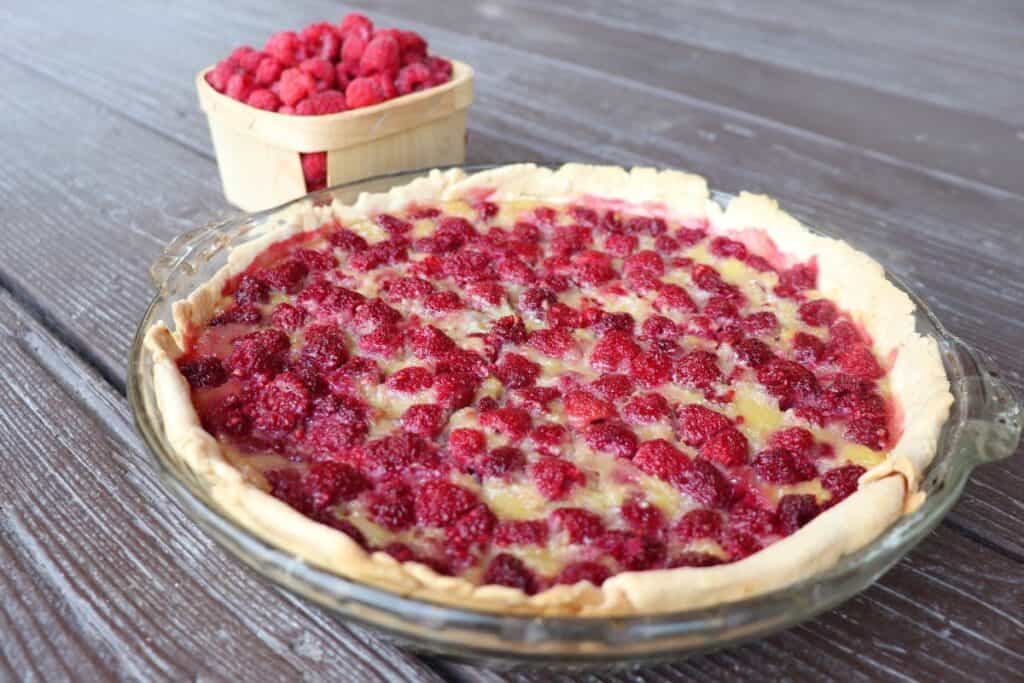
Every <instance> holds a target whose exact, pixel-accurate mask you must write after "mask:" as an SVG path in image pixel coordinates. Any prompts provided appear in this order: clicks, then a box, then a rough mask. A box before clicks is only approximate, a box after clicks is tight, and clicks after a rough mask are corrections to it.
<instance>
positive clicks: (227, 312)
mask: <svg viewBox="0 0 1024 683" xmlns="http://www.w3.org/2000/svg"><path fill="white" fill-rule="evenodd" d="M262 319H263V315H262V314H261V313H260V311H259V309H258V308H256V307H255V306H237V305H234V304H232V305H231V306H228V307H227V308H225V309H224V310H223V311H221V312H219V313H217V315H215V316H213V317H212V318H210V327H220V326H221V325H233V324H242V325H255V324H257V323H259V322H260V320H262Z"/></svg>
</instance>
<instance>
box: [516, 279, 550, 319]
mask: <svg viewBox="0 0 1024 683" xmlns="http://www.w3.org/2000/svg"><path fill="white" fill-rule="evenodd" d="M557 300H558V298H557V297H556V296H555V293H554V292H552V291H551V290H550V289H548V288H547V287H540V286H536V287H530V288H528V289H526V290H525V291H523V293H522V294H520V295H519V301H518V306H519V309H520V310H522V311H523V312H524V313H532V314H533V315H534V317H535V318H537V319H538V320H539V319H542V318H543V317H544V316H542V315H541V313H543V312H544V309H545V308H547V307H548V306H549V305H551V304H553V303H555V301H557Z"/></svg>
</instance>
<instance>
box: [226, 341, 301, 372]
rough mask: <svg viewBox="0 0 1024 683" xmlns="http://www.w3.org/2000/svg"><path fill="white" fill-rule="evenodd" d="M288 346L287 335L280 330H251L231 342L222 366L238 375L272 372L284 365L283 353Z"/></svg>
mask: <svg viewBox="0 0 1024 683" xmlns="http://www.w3.org/2000/svg"><path fill="white" fill-rule="evenodd" d="M290 346H291V342H290V340H289V339H288V335H287V334H285V333H284V332H282V331H281V330H275V329H269V330H259V331H258V332H251V333H249V334H246V335H244V336H241V337H238V338H237V339H235V340H234V341H232V342H231V354H230V355H229V356H228V357H227V360H226V361H225V362H224V366H225V367H226V368H227V369H228V370H230V371H231V374H233V375H237V376H240V377H248V376H250V375H253V374H256V373H271V374H273V373H276V372H277V371H278V370H279V369H280V368H281V366H283V365H284V355H285V353H286V352H287V351H288V349H289V348H290Z"/></svg>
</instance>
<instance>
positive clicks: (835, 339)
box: [829, 320, 864, 349]
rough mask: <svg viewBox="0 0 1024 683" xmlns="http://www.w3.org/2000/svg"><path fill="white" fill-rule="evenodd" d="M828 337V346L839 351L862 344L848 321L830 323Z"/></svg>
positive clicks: (861, 340)
mask: <svg viewBox="0 0 1024 683" xmlns="http://www.w3.org/2000/svg"><path fill="white" fill-rule="evenodd" d="M829 336H830V337H831V344H830V345H834V346H835V347H836V348H840V349H842V348H845V347H847V346H853V345H855V344H862V343H863V342H864V340H863V339H861V336H860V332H858V331H857V328H856V327H854V325H853V323H851V322H850V321H849V320H836V321H835V322H834V323H832V325H831V327H829Z"/></svg>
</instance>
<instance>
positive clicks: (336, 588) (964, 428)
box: [128, 167, 1021, 669]
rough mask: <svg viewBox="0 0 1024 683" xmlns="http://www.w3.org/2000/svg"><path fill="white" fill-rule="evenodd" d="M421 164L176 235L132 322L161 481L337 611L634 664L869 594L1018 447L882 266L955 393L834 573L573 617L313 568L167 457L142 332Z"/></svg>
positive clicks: (1004, 390) (981, 380)
mask: <svg viewBox="0 0 1024 683" xmlns="http://www.w3.org/2000/svg"><path fill="white" fill-rule="evenodd" d="M485 168H488V167H468V168H467V170H470V171H472V170H484V169H485ZM424 172H425V171H411V172H406V173H398V174H392V175H387V176H381V177H378V178H373V179H369V180H364V181H360V182H356V183H350V184H346V185H341V186H337V187H333V188H329V189H327V190H323V191H320V192H317V193H313V194H310V195H307V196H306V197H303V198H301V199H298V200H295V201H294V202H290V203H289V204H286V205H283V206H281V207H277V208H275V209H270V210H267V211H263V212H260V213H253V214H240V215H237V216H235V217H232V218H229V219H227V220H224V221H220V222H217V223H214V224H211V225H208V226H206V227H203V228H200V229H198V230H194V231H192V232H189V233H185V234H183V235H181V236H179V237H178V238H177V239H175V240H173V241H172V242H171V243H170V244H169V245H168V247H167V248H166V250H165V251H164V253H163V254H162V255H161V256H160V257H159V258H158V259H157V261H156V262H155V263H154V264H153V266H152V268H151V275H152V278H153V282H154V284H155V286H156V288H157V290H158V293H157V295H156V297H155V298H154V299H153V302H152V303H151V304H150V306H149V308H148V310H147V311H146V314H145V316H144V317H143V318H142V321H141V322H140V323H139V327H138V331H137V333H136V336H135V342H134V345H133V347H132V351H131V357H130V359H129V368H128V396H129V399H130V402H131V406H132V410H133V412H134V415H135V423H136V426H137V428H138V430H139V432H140V433H141V434H142V437H143V439H144V441H145V443H146V445H147V446H148V448H149V450H150V452H151V453H152V455H153V457H154V459H155V461H156V464H157V465H158V467H159V469H160V472H161V475H162V479H163V481H164V484H165V485H166V488H167V490H168V491H170V493H171V494H172V495H173V496H174V498H175V499H176V500H177V502H178V504H179V505H180V506H181V507H182V509H183V510H184V511H185V512H186V513H187V514H188V515H189V516H190V517H191V518H192V519H193V520H194V521H195V522H196V523H197V524H199V525H200V526H201V527H203V528H204V529H205V530H206V531H207V532H208V533H210V534H211V535H212V536H213V537H214V538H215V539H216V540H217V541H218V542H220V543H221V545H223V546H224V547H225V548H227V549H228V551H230V552H231V553H232V554H234V555H235V556H236V557H238V558H239V559H240V560H242V561H243V562H244V563H246V564H247V565H249V566H250V567H252V568H253V569H254V570H255V571H257V572H259V573H260V574H261V575H263V576H264V577H266V578H268V579H270V580H271V581H273V582H274V583H276V584H277V585H279V586H281V587H283V588H285V589H287V590H289V591H292V592H293V593H296V594H298V595H301V596H303V597H305V598H307V599H309V600H312V601H313V602H315V603H317V604H319V605H321V606H323V607H325V608H327V609H328V610H330V611H331V612H333V613H335V614H336V615H338V616H339V617H341V618H342V619H346V620H350V621H353V622H357V623H359V624H362V625H364V626H368V627H371V628H373V629H376V630H377V631H379V632H381V633H383V634H385V635H386V636H388V637H390V638H391V639H393V640H394V641H396V642H397V643H399V644H400V645H403V646H405V647H408V648H410V649H413V650H416V651H420V652H426V653H431V654H438V655H442V656H446V657H451V658H455V659H461V660H468V661H473V662H475V663H481V664H485V665H488V666H492V667H499V668H515V667H523V666H542V667H544V666H546V667H557V668H575V669H581V668H588V667H609V666H632V665H638V664H641V663H644V662H648V661H658V660H671V659H679V658H682V657H686V656H690V655H694V654H698V653H703V652H708V651H711V650H715V649H719V648H722V647H725V646H728V645H733V644H736V643H739V642H742V641H746V640H750V639H753V638H757V637H760V636H764V635H766V634H769V633H772V632H775V631H778V630H781V629H784V628H787V627H789V626H792V625H794V624H796V623H798V622H801V621H804V620H807V619H810V618H811V617H813V616H815V615H817V614H819V613H821V612H824V611H825V610H828V609H830V608H832V607H834V606H836V605H838V604H839V603H841V602H843V601H844V600H847V599H848V598H850V597H852V596H853V595H854V594H856V593H858V592H859V591H862V590H864V589H865V588H867V587H868V586H869V585H870V584H871V583H872V582H874V581H875V580H876V579H877V578H879V577H880V576H881V575H882V574H883V573H885V572H886V571H887V570H888V569H889V568H890V567H892V566H893V565H894V564H895V563H896V562H898V561H899V560H900V559H901V558H902V557H903V555H905V554H906V553H907V552H908V551H910V549H911V548H913V547H914V546H915V545H916V544H917V543H918V542H919V541H921V539H923V538H924V537H925V536H926V535H927V534H928V533H929V532H930V531H931V530H932V529H933V528H934V527H935V526H936V525H937V524H938V523H939V521H940V520H941V519H942V518H943V516H944V515H945V514H946V513H947V512H948V511H949V509H950V508H951V507H952V506H953V504H954V503H955V502H956V500H957V499H958V498H959V496H960V493H961V491H962V490H963V487H964V484H965V483H966V481H967V478H968V476H970V474H971V472H972V470H973V469H974V468H975V467H977V466H978V465H983V464H985V463H989V462H994V461H998V460H1002V459H1005V458H1008V457H1010V456H1011V455H1012V454H1013V453H1014V451H1015V449H1016V447H1017V443H1018V441H1019V438H1020V433H1021V406H1020V404H1019V403H1018V402H1017V401H1016V400H1015V399H1014V397H1013V395H1012V394H1011V392H1010V390H1009V388H1008V387H1007V385H1006V384H1005V382H1004V381H1003V380H1002V379H1000V377H999V375H998V374H997V373H996V372H995V371H993V369H992V367H991V365H990V363H989V362H988V361H987V359H986V358H985V357H984V356H983V355H982V354H980V353H979V352H978V351H976V350H974V349H972V348H970V347H969V346H967V345H966V344H964V342H962V341H960V340H959V339H957V338H956V337H954V336H953V335H951V334H950V333H949V332H948V331H947V330H946V329H945V328H943V326H942V324H941V323H940V322H939V321H938V320H937V319H936V318H935V317H934V316H933V315H932V314H931V312H930V311H929V310H928V307H927V306H926V305H925V304H924V302H922V301H921V299H919V298H918V297H917V296H915V295H914V294H913V293H912V292H910V291H907V290H906V288H905V287H904V286H903V284H902V283H901V282H900V281H899V280H898V279H896V278H893V277H892V276H891V275H890V279H891V280H892V281H893V282H894V283H895V284H896V286H897V287H900V288H901V289H903V290H904V291H906V292H907V294H908V295H909V296H910V297H911V299H913V301H914V303H915V304H916V305H917V329H918V331H919V332H921V333H922V334H927V335H930V336H932V337H934V338H935V339H936V340H937V341H938V344H939V348H940V350H941V353H942V357H943V360H944V362H945V365H946V371H947V373H948V375H949V379H950V383H951V385H952V391H953V395H954V398H955V402H954V404H953V408H952V411H951V413H950V417H949V419H948V420H947V422H946V424H945V426H944V428H943V430H942V436H941V440H940V443H939V449H938V454H937V456H936V458H935V460H934V462H933V463H932V464H931V466H930V467H929V469H928V471H927V472H926V473H925V476H924V478H923V482H922V485H921V486H922V489H923V490H924V491H925V492H926V493H927V498H926V500H925V503H924V504H923V505H922V506H921V508H920V509H918V510H917V511H916V512H914V513H913V514H910V515H907V516H904V517H902V518H901V519H899V520H898V521H897V522H896V523H895V524H893V525H892V526H891V527H889V528H888V529H887V530H886V531H885V532H883V533H882V534H881V535H880V536H879V537H878V538H877V539H875V540H874V541H873V542H872V543H870V544H869V545H867V546H866V547H864V548H862V549H861V550H859V551H857V552H855V553H852V554H850V555H847V556H846V557H844V558H842V559H841V560H840V561H839V563H838V564H836V565H835V566H833V567H832V568H831V569H829V570H828V571H825V572H822V573H819V574H817V575H815V576H813V577H811V578H809V579H807V580H803V581H800V582H799V583H795V584H792V585H790V586H788V587H785V588H783V589H780V590H777V591H774V592H771V593H768V594H764V595H760V596H757V597H754V598H749V599H745V600H741V601H737V602H729V603H725V604H720V605H716V606H712V607H706V608H701V609H695V610H690V611H685V612H673V613H667V614H657V615H651V616H631V617H622V618H580V617H530V616H518V615H515V616H513V615H506V614H500V613H491V612H482V611H473V610H468V609H459V608H453V607H449V606H445V605H441V604H435V603H430V602H425V601H422V600H416V599H410V598H406V597H403V596H401V595H397V594H394V593H390V592H387V591H384V590H381V589H378V588H373V587H370V586H367V585H365V584H360V583H356V582H353V581H350V580H348V579H346V578H344V577H343V576H340V575H338V574H335V573H332V572H330V571H326V570H323V569H320V568H318V567H315V566H312V565H310V564H307V563H305V562H303V561H302V560H301V559H299V558H297V557H294V556H293V555H290V554H289V553H287V552H284V551H282V550H281V549H278V548H276V547H274V546H272V545H270V544H268V543H267V542H265V541H263V540H262V539H260V538H258V537H257V536H255V535H253V534H252V533H250V532H249V531H247V530H246V529H244V528H243V527H242V526H240V525H239V524H238V523H236V522H235V521H234V520H233V519H232V518H230V517H229V516H227V515H226V514H225V513H224V512H223V511H222V510H221V508H220V507H219V505H218V503H217V501H216V500H213V499H212V498H211V497H210V495H209V493H208V491H207V490H206V489H205V487H204V484H203V483H202V481H201V480H200V479H199V478H198V477H197V476H196V475H195V474H194V473H192V472H191V471H190V470H189V469H188V468H187V467H186V466H185V465H184V464H183V463H182V462H181V461H180V460H179V459H178V458H177V456H175V454H174V452H173V450H172V449H171V447H170V445H169V443H168V441H167V438H166V435H165V434H164V431H163V424H162V421H161V418H160V413H159V411H158V410H157V407H156V399H155V395H154V392H153V380H152V359H151V358H150V357H149V354H147V353H145V352H144V350H143V348H142V338H143V336H144V334H145V332H146V330H147V329H148V328H149V327H150V326H151V325H152V324H153V323H155V322H156V321H158V320H164V321H170V320H171V319H172V317H171V304H172V303H173V302H174V301H177V300H179V299H181V298H184V297H186V296H188V294H189V293H191V292H192V291H193V290H194V289H195V288H196V287H198V286H199V285H200V284H202V283H203V282H205V281H206V280H208V279H209V278H211V277H212V276H213V274H214V273H215V272H216V271H217V270H218V269H219V268H220V267H221V266H223V265H224V263H225V261H226V258H227V253H228V251H229V250H230V249H231V248H232V247H235V246H238V245H240V244H243V243H245V242H246V241H247V240H249V239H252V238H253V236H254V233H258V232H259V229H260V228H261V226H263V227H265V226H266V224H268V223H272V222H274V221H276V220H278V219H279V212H280V211H282V210H283V209H287V208H289V207H292V206H293V205H294V204H296V203H298V202H315V203H322V202H329V201H330V200H332V199H340V200H342V201H344V202H351V201H354V200H355V198H356V197H357V196H358V195H359V193H361V192H366V191H373V192H379V191H385V190H387V189H389V188H391V187H394V186H397V185H402V184H405V183H407V182H409V181H411V180H412V179H414V178H416V177H418V176H420V175H422V174H423V173H424ZM714 199H715V200H716V201H718V202H720V203H724V202H727V201H728V200H729V199H730V195H728V194H724V193H717V192H716V193H714ZM825 234H828V233H825Z"/></svg>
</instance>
